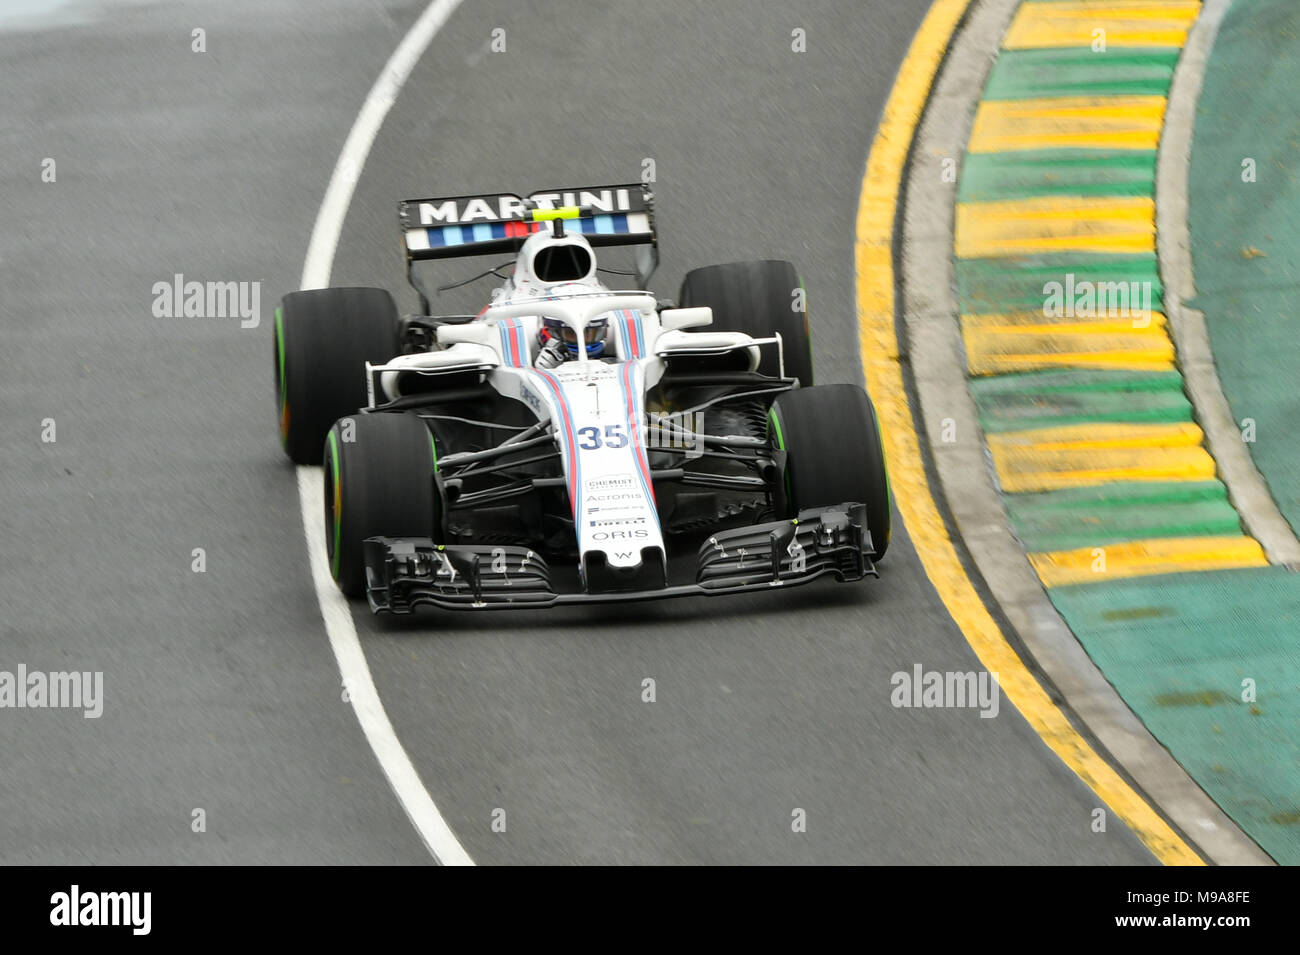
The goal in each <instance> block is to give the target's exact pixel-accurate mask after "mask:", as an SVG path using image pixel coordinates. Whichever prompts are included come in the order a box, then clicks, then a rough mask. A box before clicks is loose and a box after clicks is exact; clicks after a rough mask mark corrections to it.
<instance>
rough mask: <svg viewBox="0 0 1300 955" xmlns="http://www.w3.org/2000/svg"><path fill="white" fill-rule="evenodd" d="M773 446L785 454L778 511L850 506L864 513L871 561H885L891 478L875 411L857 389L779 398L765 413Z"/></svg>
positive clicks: (830, 388) (823, 388)
mask: <svg viewBox="0 0 1300 955" xmlns="http://www.w3.org/2000/svg"><path fill="white" fill-rule="evenodd" d="M768 433H769V437H770V439H771V441H772V443H773V444H774V445H775V446H776V447H778V448H780V449H782V450H784V451H785V453H786V459H785V474H784V475H783V479H782V480H780V481H779V482H778V491H777V495H776V496H777V511H778V513H780V514H781V515H782V516H783V517H794V516H795V515H796V514H798V513H799V512H800V511H802V510H805V509H807V508H814V507H826V506H830V505H834V504H846V503H850V502H854V503H858V504H863V505H865V506H866V509H867V528H868V530H870V531H871V543H872V547H873V550H874V558H875V559H876V560H879V559H880V558H882V557H884V556H885V551H886V549H888V547H889V534H890V490H889V475H888V473H887V472H886V469H885V452H884V448H883V447H882V445H881V441H880V425H879V423H878V422H877V420H876V409H875V408H874V407H873V406H872V404H871V399H870V398H869V397H867V393H866V392H865V391H863V390H862V389H861V388H859V387H858V386H857V385H819V386H817V387H815V388H798V389H796V390H794V391H790V392H787V393H785V394H783V395H781V396H780V397H779V398H777V399H776V401H774V402H773V403H772V408H771V410H770V411H769V412H768Z"/></svg>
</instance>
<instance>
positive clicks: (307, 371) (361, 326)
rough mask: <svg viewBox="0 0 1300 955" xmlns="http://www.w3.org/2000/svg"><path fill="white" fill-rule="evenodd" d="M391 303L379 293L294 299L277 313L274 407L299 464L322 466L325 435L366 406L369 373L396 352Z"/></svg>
mask: <svg viewBox="0 0 1300 955" xmlns="http://www.w3.org/2000/svg"><path fill="white" fill-rule="evenodd" d="M397 329H398V316H397V306H396V305H395V304H394V303H393V297H392V296H391V295H389V294H388V292H387V291H385V290H384V289H379V288H325V289H312V290H310V291H304V292H290V293H289V294H288V295H286V296H285V297H284V298H283V299H282V300H281V302H280V307H279V308H277V309H276V310H275V341H274V345H275V406H276V409H275V410H276V414H277V415H278V416H279V418H280V443H281V444H282V445H283V446H284V450H285V453H286V454H288V455H289V458H290V460H292V461H293V462H294V463H295V464H320V463H321V448H322V447H323V446H324V441H325V433H326V432H327V431H329V429H330V425H332V424H333V423H334V422H335V421H337V420H338V419H339V418H341V417H343V416H344V415H346V414H351V413H352V412H354V411H356V410H357V409H358V408H361V407H364V406H365V404H366V367H365V363H366V362H367V361H369V362H371V363H372V364H382V363H384V362H387V361H388V360H390V359H391V358H393V357H394V356H396V355H397V353H398V341H397V334H398V333H397Z"/></svg>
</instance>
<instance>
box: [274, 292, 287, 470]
mask: <svg viewBox="0 0 1300 955" xmlns="http://www.w3.org/2000/svg"><path fill="white" fill-rule="evenodd" d="M275 352H276V358H277V359H278V360H277V364H278V365H279V375H280V381H279V384H280V421H279V427H280V444H281V445H284V446H286V447H287V446H288V444H289V433H288V431H286V430H285V428H284V406H285V405H286V404H288V402H289V388H288V382H286V381H285V380H284V312H283V310H282V309H281V308H280V306H278V305H277V306H276V308H275Z"/></svg>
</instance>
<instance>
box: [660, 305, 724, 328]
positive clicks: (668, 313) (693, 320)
mask: <svg viewBox="0 0 1300 955" xmlns="http://www.w3.org/2000/svg"><path fill="white" fill-rule="evenodd" d="M712 324H713V309H711V308H709V307H708V306H707V305H705V306H701V307H699V308H668V309H664V310H663V311H662V312H660V313H659V326H660V327H661V328H662V329H663V330H664V331H666V332H671V331H675V330H677V329H679V328H703V327H704V326H705V325H712Z"/></svg>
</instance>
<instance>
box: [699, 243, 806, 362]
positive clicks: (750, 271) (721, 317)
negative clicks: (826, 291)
mask: <svg viewBox="0 0 1300 955" xmlns="http://www.w3.org/2000/svg"><path fill="white" fill-rule="evenodd" d="M805 297H806V296H805V293H804V287H803V282H802V281H801V280H800V279H799V274H798V273H797V272H796V271H795V268H794V266H793V265H791V264H790V263H789V262H785V261H781V260H778V259H770V260H767V261H761V262H730V263H728V264H726V265H707V266H705V267H704V268H701V269H692V270H691V271H689V272H687V273H686V278H685V279H683V280H682V289H681V293H680V295H678V302H679V304H680V305H681V307H682V308H692V307H698V306H702V305H707V306H709V307H710V308H712V309H713V324H712V325H710V326H709V329H711V330H715V331H721V332H744V333H745V334H746V335H750V336H752V337H754V338H770V337H772V334H773V333H774V332H775V333H779V334H780V336H781V348H782V351H783V352H784V353H785V373H786V375H787V376H789V377H791V378H798V379H799V384H801V385H802V386H803V387H805V388H808V387H811V386H812V383H813V364H812V337H811V335H810V333H809V331H808V306H807V302H806V301H805ZM761 353H762V360H761V362H760V364H759V366H758V370H759V371H760V372H762V373H763V374H765V375H773V376H775V375H778V374H780V371H781V367H780V359H779V357H778V354H777V350H776V348H775V347H774V346H770V345H769V346H764V347H763V348H762V350H761Z"/></svg>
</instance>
